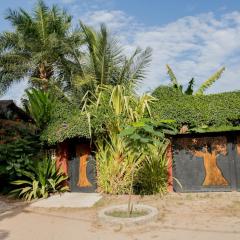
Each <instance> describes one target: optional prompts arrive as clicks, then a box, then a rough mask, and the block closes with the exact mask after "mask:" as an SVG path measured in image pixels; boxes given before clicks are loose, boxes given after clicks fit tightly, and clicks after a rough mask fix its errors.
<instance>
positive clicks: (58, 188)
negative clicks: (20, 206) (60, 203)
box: [10, 159, 69, 201]
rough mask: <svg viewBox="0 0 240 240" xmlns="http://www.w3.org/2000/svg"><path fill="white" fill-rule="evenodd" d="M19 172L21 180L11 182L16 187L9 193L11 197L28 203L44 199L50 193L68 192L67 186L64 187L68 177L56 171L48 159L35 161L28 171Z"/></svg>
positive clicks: (52, 162) (53, 163) (54, 165)
mask: <svg viewBox="0 0 240 240" xmlns="http://www.w3.org/2000/svg"><path fill="white" fill-rule="evenodd" d="M21 172H22V176H23V178H22V179H21V180H15V181H13V182H12V184H13V185H15V186H17V188H16V189H14V190H12V191H11V192H10V195H12V196H17V197H19V198H23V199H25V200H27V201H30V200H32V199H37V198H46V197H48V196H49V194H51V193H60V192H61V193H62V192H65V191H68V190H69V187H68V186H64V182H65V181H66V180H67V178H68V177H67V176H65V175H64V174H63V173H62V172H61V171H60V170H58V169H57V168H56V162H55V161H52V160H50V159H44V160H42V161H36V162H35V164H34V166H32V167H31V168H30V170H28V171H26V170H24V171H21Z"/></svg>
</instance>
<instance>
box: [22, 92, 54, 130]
mask: <svg viewBox="0 0 240 240" xmlns="http://www.w3.org/2000/svg"><path fill="white" fill-rule="evenodd" d="M26 94H27V97H28V100H27V101H26V103H25V109H26V112H27V113H28V114H29V115H30V116H31V117H32V118H33V120H34V122H35V124H36V126H37V127H38V128H39V129H43V128H44V127H46V126H47V124H48V122H49V121H50V118H51V113H52V111H53V109H54V108H55V105H56V98H55V96H54V95H53V94H52V93H51V92H49V91H43V90H40V89H35V88H32V89H31V90H26Z"/></svg>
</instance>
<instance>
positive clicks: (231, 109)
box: [152, 87, 240, 131]
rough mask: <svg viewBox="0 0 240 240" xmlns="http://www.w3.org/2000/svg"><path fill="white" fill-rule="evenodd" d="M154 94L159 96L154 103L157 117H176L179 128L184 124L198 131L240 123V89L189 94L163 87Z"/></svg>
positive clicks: (154, 112)
mask: <svg viewBox="0 0 240 240" xmlns="http://www.w3.org/2000/svg"><path fill="white" fill-rule="evenodd" d="M153 95H154V97H156V98H158V99H159V100H158V101H157V102H155V103H153V104H152V115H153V117H154V119H156V120H157V119H173V120H175V121H176V124H177V126H178V128H179V129H180V128H181V127H182V126H183V125H187V126H188V128H189V129H190V130H191V129H193V130H195V131H208V129H209V131H210V130H211V129H212V128H215V129H216V128H219V127H222V126H225V127H235V126H236V127H237V126H239V123H240V108H239V106H240V92H227V93H220V94H210V95H206V96H204V95H200V96H188V95H181V94H178V93H177V94H175V92H174V91H171V89H169V88H166V87H163V88H161V87H160V88H158V89H156V90H155V91H154V93H153ZM174 95H175V96H174ZM222 130H223V129H222Z"/></svg>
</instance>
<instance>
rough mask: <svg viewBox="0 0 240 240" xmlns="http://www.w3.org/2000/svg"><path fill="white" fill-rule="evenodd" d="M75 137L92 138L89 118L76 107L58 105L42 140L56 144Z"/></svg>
mask: <svg viewBox="0 0 240 240" xmlns="http://www.w3.org/2000/svg"><path fill="white" fill-rule="evenodd" d="M74 137H85V138H90V132H89V124H88V119H87V116H86V115H84V114H82V113H81V111H80V110H79V108H77V107H76V106H75V105H71V104H69V103H58V104H57V106H56V107H55V109H54V111H53V113H52V117H51V120H50V122H49V124H48V126H47V128H46V129H45V130H44V131H43V133H42V135H41V140H43V141H47V142H48V143H49V144H55V143H58V142H63V141H64V140H65V139H71V138H74Z"/></svg>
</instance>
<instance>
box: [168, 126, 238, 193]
mask: <svg viewBox="0 0 240 240" xmlns="http://www.w3.org/2000/svg"><path fill="white" fill-rule="evenodd" d="M172 155H173V157H172V159H173V176H174V178H175V179H176V180H174V181H173V182H174V183H173V190H174V191H178V192H201V191H234V190H240V132H237V131H236V132H225V133H212V134H209V133H208V134H195V135H190V134H188V135H177V136H175V137H173V139H172Z"/></svg>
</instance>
